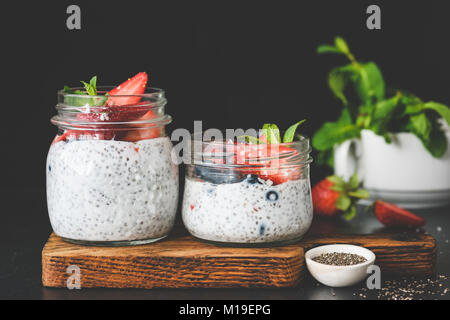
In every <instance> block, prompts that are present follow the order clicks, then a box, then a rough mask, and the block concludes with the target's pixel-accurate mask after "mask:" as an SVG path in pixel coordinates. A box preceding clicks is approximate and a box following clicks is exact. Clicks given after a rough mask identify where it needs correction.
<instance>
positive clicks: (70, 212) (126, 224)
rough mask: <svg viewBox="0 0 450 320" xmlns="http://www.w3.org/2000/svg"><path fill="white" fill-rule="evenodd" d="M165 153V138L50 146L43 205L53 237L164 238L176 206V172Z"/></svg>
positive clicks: (167, 151) (167, 147)
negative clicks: (53, 232)
mask: <svg viewBox="0 0 450 320" xmlns="http://www.w3.org/2000/svg"><path fill="white" fill-rule="evenodd" d="M171 150H172V144H171V142H170V140H169V138H167V137H159V138H155V139H148V140H142V141H138V142H136V143H133V142H123V141H112V140H111V141H103V140H85V141H72V142H59V143H56V144H54V145H52V147H51V148H50V151H49V154H48V158H47V203H48V212H49V216H50V222H51V224H52V227H53V230H54V231H55V233H56V234H57V235H58V236H60V237H63V238H66V239H71V240H82V241H128V240H144V239H159V238H162V237H164V236H166V235H167V234H168V233H169V231H170V230H171V228H172V226H173V224H174V220H175V215H176V208H177V201H178V167H177V166H176V165H174V164H173V163H172V161H171V157H170V156H171V155H170V154H171Z"/></svg>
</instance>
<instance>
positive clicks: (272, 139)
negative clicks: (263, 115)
mask: <svg viewBox="0 0 450 320" xmlns="http://www.w3.org/2000/svg"><path fill="white" fill-rule="evenodd" d="M262 130H263V133H264V135H265V136H266V138H267V142H268V143H270V144H279V143H280V142H281V138H280V129H278V126H277V125H276V124H273V123H266V124H264V125H263V129H262Z"/></svg>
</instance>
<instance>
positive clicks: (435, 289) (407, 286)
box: [353, 274, 450, 300]
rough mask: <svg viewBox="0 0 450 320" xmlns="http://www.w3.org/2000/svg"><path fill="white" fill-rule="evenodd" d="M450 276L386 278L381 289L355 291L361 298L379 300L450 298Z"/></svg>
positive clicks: (355, 294)
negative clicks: (449, 285)
mask: <svg viewBox="0 0 450 320" xmlns="http://www.w3.org/2000/svg"><path fill="white" fill-rule="evenodd" d="M449 281H450V277H449V276H446V275H442V274H441V275H438V276H436V277H434V278H425V279H424V278H414V277H411V278H403V279H396V280H386V281H384V284H383V285H382V287H381V289H380V290H369V289H367V288H361V289H360V290H358V291H357V292H355V293H353V295H354V296H359V298H360V299H378V300H423V299H427V300H433V299H448V297H449V295H450V290H449V288H448V284H449Z"/></svg>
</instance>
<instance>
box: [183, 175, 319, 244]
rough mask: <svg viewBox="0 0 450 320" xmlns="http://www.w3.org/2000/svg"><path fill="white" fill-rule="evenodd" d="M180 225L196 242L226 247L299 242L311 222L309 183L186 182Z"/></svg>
mask: <svg viewBox="0 0 450 320" xmlns="http://www.w3.org/2000/svg"><path fill="white" fill-rule="evenodd" d="M182 215H183V222H184V224H185V226H186V228H187V229H188V230H189V232H190V233H191V234H192V235H193V236H195V237H197V238H201V239H205V240H209V241H216V242H229V243H270V242H278V241H290V240H297V239H300V238H301V237H302V236H303V235H304V234H305V233H306V231H307V230H308V229H309V227H310V225H311V222H312V202H311V195H310V183H309V180H305V179H299V180H290V181H286V182H284V183H281V184H278V185H272V181H270V180H267V181H265V180H262V179H258V181H257V182H255V179H245V180H243V181H240V182H237V183H223V184H214V183H210V182H206V181H202V180H198V179H193V178H190V177H187V178H186V184H185V191H184V198H183V208H182Z"/></svg>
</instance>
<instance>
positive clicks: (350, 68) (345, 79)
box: [328, 64, 356, 106]
mask: <svg viewBox="0 0 450 320" xmlns="http://www.w3.org/2000/svg"><path fill="white" fill-rule="evenodd" d="M355 75H356V68H355V66H354V65H352V64H349V65H345V66H342V67H336V68H334V69H332V70H331V71H330V73H329V74H328V86H329V87H330V89H331V91H332V92H333V94H334V95H335V96H336V98H338V99H339V100H341V102H342V104H343V105H344V106H346V105H348V99H347V97H346V96H345V94H344V91H345V89H346V88H347V86H348V84H349V83H350V82H351V81H352V79H353V78H354V77H355Z"/></svg>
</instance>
